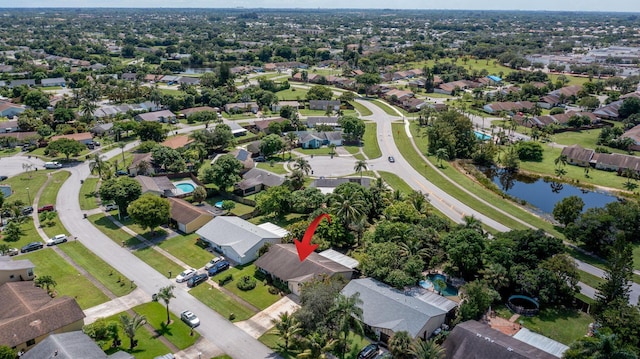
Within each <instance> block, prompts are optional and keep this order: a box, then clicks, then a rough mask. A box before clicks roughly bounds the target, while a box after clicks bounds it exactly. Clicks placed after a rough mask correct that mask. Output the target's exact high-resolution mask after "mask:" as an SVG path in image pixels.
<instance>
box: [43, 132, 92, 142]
mask: <svg viewBox="0 0 640 359" xmlns="http://www.w3.org/2000/svg"><path fill="white" fill-rule="evenodd" d="M61 138H67V139H70V140H74V141H78V142H80V143H82V144H83V145H86V144H89V143H91V142H93V135H92V134H91V132H80V133H70V134H68V135H59V136H53V137H51V139H50V141H51V142H53V141H56V140H59V139H61Z"/></svg>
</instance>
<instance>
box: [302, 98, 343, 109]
mask: <svg viewBox="0 0 640 359" xmlns="http://www.w3.org/2000/svg"><path fill="white" fill-rule="evenodd" d="M327 109H329V110H331V111H338V110H340V101H338V100H309V110H321V111H326V110H327Z"/></svg>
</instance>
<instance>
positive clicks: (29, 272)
mask: <svg viewBox="0 0 640 359" xmlns="http://www.w3.org/2000/svg"><path fill="white" fill-rule="evenodd" d="M33 268H35V265H34V264H33V262H31V261H30V260H28V259H18V260H11V259H10V258H9V257H8V256H0V285H2V284H5V283H7V282H18V281H25V280H33V279H34V278H35V276H34V275H33Z"/></svg>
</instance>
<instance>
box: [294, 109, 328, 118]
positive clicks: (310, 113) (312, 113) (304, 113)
mask: <svg viewBox="0 0 640 359" xmlns="http://www.w3.org/2000/svg"><path fill="white" fill-rule="evenodd" d="M298 112H300V114H301V115H302V116H319V117H322V116H326V115H327V111H325V110H308V109H301V110H299V111H298Z"/></svg>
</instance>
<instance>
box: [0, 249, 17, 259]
mask: <svg viewBox="0 0 640 359" xmlns="http://www.w3.org/2000/svg"><path fill="white" fill-rule="evenodd" d="M18 253H20V251H19V250H18V248H9V249H7V250H6V251H5V252H4V253H3V255H6V256H9V257H13V256H17V255H18Z"/></svg>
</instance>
